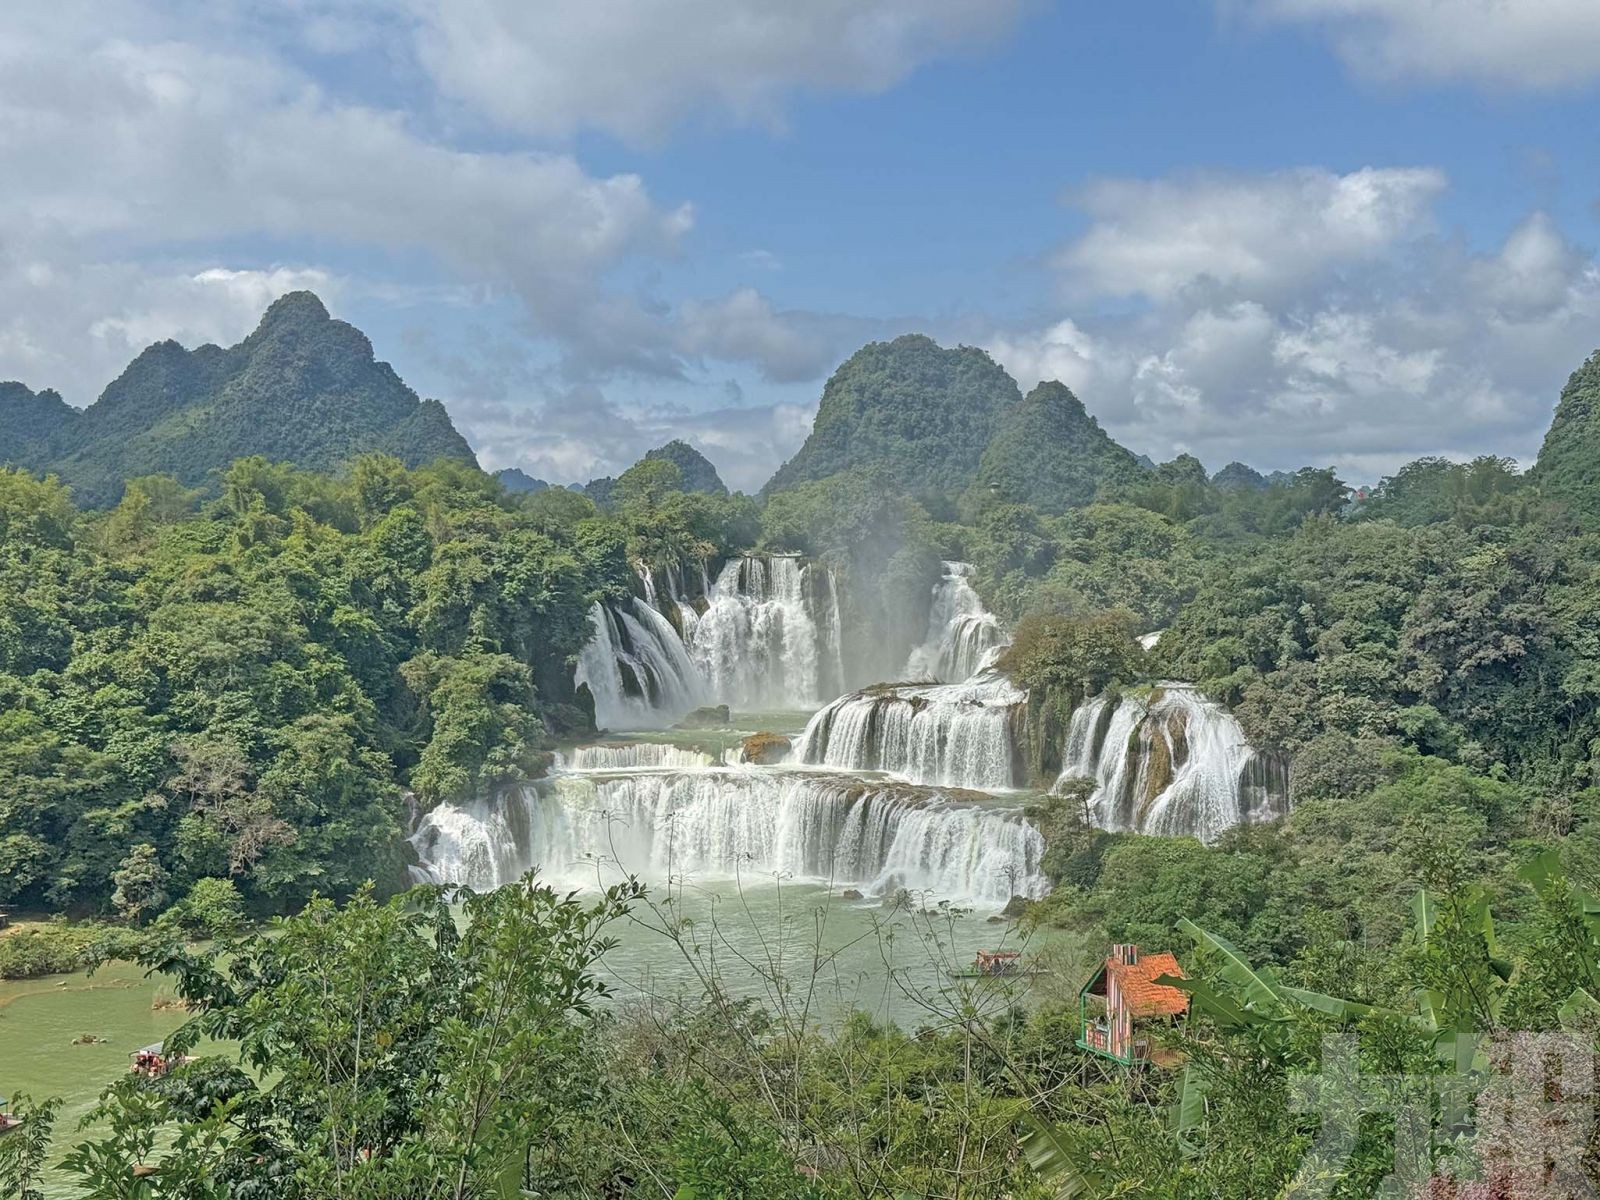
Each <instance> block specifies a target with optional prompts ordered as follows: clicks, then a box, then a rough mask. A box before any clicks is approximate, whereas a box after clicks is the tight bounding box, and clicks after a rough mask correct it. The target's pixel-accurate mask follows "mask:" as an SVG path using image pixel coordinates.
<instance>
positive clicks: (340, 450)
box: [0, 292, 475, 507]
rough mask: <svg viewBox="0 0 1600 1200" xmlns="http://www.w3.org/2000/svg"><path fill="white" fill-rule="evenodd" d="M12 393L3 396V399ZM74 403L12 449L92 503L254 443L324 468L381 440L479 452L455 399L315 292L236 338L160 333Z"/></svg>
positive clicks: (214, 463) (384, 447)
mask: <svg viewBox="0 0 1600 1200" xmlns="http://www.w3.org/2000/svg"><path fill="white" fill-rule="evenodd" d="M24 390H25V389H24ZM53 395H54V394H53V393H49V392H45V393H40V396H41V397H46V396H53ZM38 402H39V398H37V397H36V398H35V399H34V400H33V401H32V404H33V406H34V407H37V406H38ZM11 403H15V401H12V402H11ZM9 407H11V404H10V403H8V402H7V400H6V399H5V398H0V412H3V411H4V410H5V409H6V408H9ZM63 408H65V406H64V405H60V404H59V401H58V402H57V404H56V405H50V404H48V403H47V404H46V406H45V409H46V411H45V417H44V420H43V427H44V428H45V429H47V430H48V435H47V436H45V437H43V438H40V439H37V440H35V441H34V442H33V443H32V444H31V445H27V446H23V447H21V448H19V450H17V451H12V450H10V449H7V450H0V455H3V456H4V458H5V460H6V461H9V462H12V463H15V464H16V465H21V466H26V467H29V468H32V469H35V470H47V471H50V472H53V473H55V474H58V475H60V476H61V479H62V481H63V482H65V483H67V484H68V485H70V486H71V487H72V489H73V492H74V494H75V496H76V498H77V499H78V501H79V502H80V503H84V504H87V505H89V506H92V507H99V506H104V505H107V504H112V503H115V502H116V500H117V499H118V497H120V496H121V494H122V485H123V481H124V480H127V479H131V478H135V477H137V476H141V475H150V474H168V475H172V476H173V477H175V478H176V479H178V480H179V481H180V482H182V483H184V484H188V485H191V486H193V485H198V484H202V483H205V482H207V480H208V477H209V476H210V474H211V472H213V471H215V470H217V469H219V468H223V467H226V466H227V465H228V464H229V463H231V462H233V461H234V460H235V459H238V458H243V457H247V456H249V455H261V456H262V457H264V458H266V459H268V460H269V461H273V462H291V463H294V464H295V465H297V466H300V467H303V468H306V469H308V470H316V471H329V470H333V469H335V468H337V467H339V466H341V465H343V464H345V463H347V462H349V461H350V460H351V459H352V458H354V457H356V456H357V455H359V454H363V453H367V452H374V451H377V452H383V453H387V454H393V455H394V456H395V457H397V458H399V459H400V460H401V461H402V462H404V463H406V464H407V465H409V466H419V465H421V464H423V463H428V462H432V461H434V460H435V459H439V458H447V459H454V460H457V461H460V462H474V461H475V459H474V457H473V454H472V449H471V447H469V446H468V445H467V443H466V440H465V439H464V438H462V436H461V435H460V434H459V433H457V432H456V429H455V427H454V426H453V425H452V424H451V423H450V418H449V415H448V414H447V413H446V412H445V410H444V406H443V405H441V404H440V403H439V402H438V401H437V400H421V399H419V398H418V397H417V394H416V393H415V392H413V391H412V390H411V389H410V388H409V387H407V386H406V385H405V383H404V382H402V381H401V379H400V377H399V376H398V375H396V374H395V372H394V369H393V368H392V367H390V366H389V364H388V363H384V362H378V361H376V360H375V359H374V357H373V352H372V343H371V342H369V341H368V340H367V338H366V336H365V335H364V334H363V333H361V331H360V330H358V329H356V328H355V327H354V326H352V325H349V324H347V323H345V322H344V321H336V320H334V319H332V318H331V317H330V316H329V315H328V310H327V309H326V308H324V307H323V305H322V301H321V300H319V299H318V298H317V297H316V296H314V295H312V294H311V293H310V292H291V293H289V294H288V295H286V296H283V297H282V298H280V299H279V300H277V301H275V302H274V303H273V305H272V306H271V307H270V308H269V309H268V310H267V312H266V314H265V315H264V316H263V317H262V318H261V323H260V325H258V326H257V327H256V330H255V332H254V333H252V334H250V336H249V337H247V338H245V340H244V341H242V342H240V343H239V344H238V345H237V346H232V347H229V348H227V349H223V348H221V347H219V346H210V345H207V346H201V347H199V348H197V349H195V350H185V349H184V348H183V347H182V346H180V345H178V344H177V343H176V342H172V341H166V342H158V343H157V344H155V345H153V346H151V347H150V348H149V349H147V350H145V351H144V352H143V353H141V354H140V355H139V356H138V357H137V358H136V359H134V360H133V362H132V363H130V364H129V366H128V368H127V369H126V370H125V371H123V373H122V374H121V375H120V376H118V377H117V379H116V380H114V381H113V382H112V383H111V384H110V386H108V387H107V388H106V390H105V391H104V392H103V393H102V394H101V396H100V399H99V400H97V401H96V402H95V403H94V404H92V405H90V406H89V407H88V408H87V409H84V410H83V411H82V412H81V413H79V412H74V411H72V410H70V409H67V410H66V413H65V414H63V412H62V411H61V410H62V409H63ZM5 420H6V418H5V417H3V416H0V421H5ZM0 428H9V425H6V426H0Z"/></svg>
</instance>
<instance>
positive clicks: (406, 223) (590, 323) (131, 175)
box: [0, 3, 691, 365]
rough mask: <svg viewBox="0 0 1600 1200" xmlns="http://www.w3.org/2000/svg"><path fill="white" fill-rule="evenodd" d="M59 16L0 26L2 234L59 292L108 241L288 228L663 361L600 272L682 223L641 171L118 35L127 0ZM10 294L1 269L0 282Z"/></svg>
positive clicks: (646, 252) (580, 357) (653, 327)
mask: <svg viewBox="0 0 1600 1200" xmlns="http://www.w3.org/2000/svg"><path fill="white" fill-rule="evenodd" d="M56 11H57V12H58V13H59V17H58V19H57V20H56V21H54V22H53V23H52V22H46V21H45V20H43V19H42V18H40V17H38V16H37V15H35V16H33V17H32V18H31V19H30V20H29V21H27V22H23V23H21V25H20V27H19V28H16V29H8V36H6V37H4V38H0V163H3V164H4V165H5V173H6V175H7V177H8V178H12V179H18V180H26V181H27V186H25V187H13V188H6V189H0V230H3V231H5V233H6V235H7V240H8V241H10V242H12V244H13V245H21V244H28V245H30V246H31V247H40V248H42V251H41V252H42V253H43V254H44V255H46V256H47V259H46V261H48V262H49V263H50V265H51V267H52V268H53V270H54V271H55V272H56V273H57V274H58V275H60V276H61V277H62V283H63V284H64V285H65V286H82V282H83V279H82V277H83V276H84V275H85V274H86V273H88V274H92V273H93V272H92V271H87V268H88V267H90V266H92V265H94V264H97V263H99V262H100V261H101V260H100V259H99V256H100V255H101V254H103V252H104V251H103V247H104V246H106V245H107V244H115V245H116V246H117V248H118V257H119V259H120V260H133V259H134V258H135V257H136V256H138V257H139V258H140V260H141V261H143V262H145V263H146V264H147V265H148V264H149V263H150V261H151V260H152V259H154V260H156V261H158V262H159V261H160V259H161V258H162V257H163V256H180V255H181V256H183V257H188V256H190V255H192V254H194V253H195V250H194V249H193V248H195V247H201V246H208V245H212V244H216V243H236V242H238V241H241V240H244V239H249V238H258V239H259V238H263V237H265V238H280V239H292V240H294V241H295V242H297V243H300V244H312V245H318V244H320V245H325V246H331V247H334V248H336V249H337V250H338V251H340V252H344V253H349V252H352V251H356V252H360V251H378V252H381V253H384V254H390V255H397V256H402V257H404V256H412V257H415V258H418V259H420V261H421V262H423V263H427V264H431V265H432V267H433V269H435V270H442V271H445V272H448V273H454V274H456V275H458V276H460V277H465V278H471V279H473V280H474V281H476V282H477V283H479V284H480V286H487V287H490V288H500V289H502V290H509V291H511V292H513V293H514V294H516V295H517V296H518V297H519V298H520V299H521V301H522V302H523V304H524V305H525V306H526V309H527V311H528V314H529V316H530V318H531V320H532V322H533V324H534V326H535V328H536V329H537V330H538V331H539V332H541V333H543V334H545V335H547V336H550V337H554V338H556V339H559V340H561V341H562V342H563V343H564V345H565V346H566V347H567V350H568V352H569V354H570V355H571V356H572V358H573V360H574V361H575V362H580V363H596V362H610V361H612V360H613V359H614V358H616V357H621V358H623V359H627V360H631V362H632V363H633V364H635V365H639V364H650V363H652V362H654V361H658V360H659V359H660V358H661V357H662V356H664V355H667V354H669V352H670V350H669V347H668V344H667V343H668V340H669V334H668V333H667V332H666V331H665V330H663V329H661V328H660V327H659V326H660V324H661V322H660V321H659V319H658V317H657V316H656V315H655V314H653V313H651V312H649V311H647V310H646V309H645V308H644V307H643V306H641V305H640V304H639V303H638V302H637V301H636V300H635V299H634V298H633V297H631V296H630V295H628V294H626V293H623V292H621V291H619V290H617V289H614V288H610V287H608V286H607V284H606V277H607V275H608V273H609V272H610V271H612V270H613V269H614V268H615V267H617V266H618V265H619V264H621V263H624V262H626V261H628V260H630V259H633V258H637V257H639V256H645V257H650V256H662V255H671V254H673V253H675V252H676V247H677V244H678V241H679V239H680V238H681V236H682V234H683V233H684V232H685V231H686V230H687V229H688V228H689V226H690V223H691V214H690V210H689V209H688V208H687V206H677V207H673V208H667V209H662V208H659V207H657V206H656V205H655V204H654V203H653V202H652V200H651V198H650V197H649V195H648V194H647V192H646V190H645V187H644V184H643V182H642V181H641V180H640V179H639V178H638V177H637V176H635V175H629V174H618V175H612V176H608V177H595V176H592V175H590V174H588V173H587V172H585V171H584V169H583V168H582V167H581V166H580V165H579V164H578V163H577V161H576V160H574V159H573V158H572V157H571V156H569V155H565V154H551V153H542V152H517V151H494V152H490V151H482V150H463V149H459V148H456V147H454V146H451V145H448V144H445V143H443V142H440V141H438V140H434V139H431V138H429V137H426V136H424V135H422V134H420V133H418V132H416V131H414V130H413V129H412V128H411V127H410V125H409V124H408V123H407V121H406V120H405V119H403V118H402V117H401V116H399V115H398V114H396V113H394V112H390V111H386V110H383V109H378V108H373V107H368V106H364V105H361V104H356V103H351V102H348V101H343V100H339V99H336V98H334V97H332V96H330V95H328V94H327V93H326V92H324V91H323V90H322V89H321V88H319V87H318V86H317V85H316V84H315V83H313V82H312V81H311V80H310V79H309V78H308V77H307V76H305V75H304V74H302V73H301V72H300V71H298V70H296V69H295V68H294V67H292V66H291V65H289V64H287V63H286V62H284V61H281V60H278V59H275V58H273V57H271V56H270V55H261V54H252V53H245V52H236V51H234V50H232V49H230V48H229V47H228V45H227V44H226V43H225V42H220V41H219V42H217V43H214V44H204V45H202V44H197V43H192V42H179V41H156V40H129V37H124V36H119V34H123V33H126V34H128V35H129V36H130V37H131V36H132V35H135V34H136V33H137V28H136V26H137V23H136V22H134V21H132V20H131V18H132V17H133V16H136V15H138V14H141V13H144V12H146V11H147V10H146V9H144V8H143V7H142V6H141V5H138V4H133V3H122V4H110V5H107V6H106V14H107V16H108V18H109V24H110V31H109V32H107V31H106V26H105V25H102V24H101V23H99V22H97V21H94V20H89V19H87V16H86V13H85V12H83V11H80V10H79V9H78V7H77V6H75V5H72V4H70V3H68V4H65V5H62V6H60V8H59V9H58V10H56ZM119 17H120V18H123V19H124V21H125V22H126V28H123V27H121V26H119V24H118V20H117V19H118V18H119ZM30 257H32V256H30ZM73 276H77V278H72V277H73ZM14 286H15V284H14V282H13V283H12V284H11V285H9V286H8V285H7V284H6V282H5V281H3V280H0V288H3V289H5V292H4V293H0V294H5V293H9V292H10V290H11V287H14ZM8 307H9V306H8ZM12 311H13V312H15V311H16V310H15V309H12ZM14 319H21V320H26V319H27V317H26V314H25V313H23V314H21V315H20V316H19V317H17V318H14ZM70 332H71V331H68V330H61V331H59V332H58V333H57V334H56V335H55V336H56V337H58V338H59V337H64V336H67V335H68V334H69V333H70Z"/></svg>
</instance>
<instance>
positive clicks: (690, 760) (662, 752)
mask: <svg viewBox="0 0 1600 1200" xmlns="http://www.w3.org/2000/svg"><path fill="white" fill-rule="evenodd" d="M719 761H721V760H720V759H717V758H713V757H712V756H711V755H709V754H707V753H706V752H705V751H703V750H688V749H684V748H683V747H681V746H669V745H666V744H665V743H663V742H616V743H612V744H608V745H599V746H579V747H577V748H576V749H574V750H567V751H564V752H563V753H561V754H558V755H556V765H557V767H558V768H561V769H563V770H568V771H635V770H660V769H661V768H663V767H676V768H680V769H681V768H684V767H710V766H715V765H716V764H717V763H718V762H719Z"/></svg>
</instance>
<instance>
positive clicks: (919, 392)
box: [766, 334, 1021, 494]
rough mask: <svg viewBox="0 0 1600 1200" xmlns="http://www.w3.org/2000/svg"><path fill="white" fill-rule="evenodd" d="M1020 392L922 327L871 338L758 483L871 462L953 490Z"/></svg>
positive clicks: (910, 481)
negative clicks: (783, 457) (791, 449)
mask: <svg viewBox="0 0 1600 1200" xmlns="http://www.w3.org/2000/svg"><path fill="white" fill-rule="evenodd" d="M1020 400H1021V393H1020V392H1019V391H1018V389H1017V385H1016V382H1015V381H1014V380H1013V379H1012V378H1011V376H1009V375H1007V374H1006V373H1005V372H1004V371H1003V370H1001V369H1000V367H999V366H998V365H997V364H996V363H995V361H994V360H993V359H992V358H990V357H989V356H988V355H987V354H985V353H984V352H983V351H982V350H979V349H977V348H976V347H974V346H959V347H956V348H955V349H953V350H946V349H944V348H943V347H942V346H940V345H939V344H938V343H936V342H935V341H934V340H933V339H932V338H928V337H924V336H922V335H921V334H908V335H906V336H905V337H899V338H896V339H895V340H894V341H892V342H872V343H871V344H869V345H867V346H863V347H862V348H861V349H860V350H857V351H856V352H855V353H854V354H852V355H851V356H850V357H849V358H848V359H846V360H845V362H844V364H843V365H842V366H840V367H839V369H838V370H837V371H835V372H834V373H833V377H832V378H831V379H829V380H828V383H827V386H826V387H824V388H823V391H822V403H821V406H820V407H819V408H818V409H817V419H816V422H815V423H814V424H813V425H812V428H811V436H810V437H808V438H806V440H805V444H804V445H802V446H801V447H800V450H799V452H798V453H797V454H796V455H795V456H794V457H793V458H791V459H790V460H789V461H788V462H787V463H785V464H784V465H783V466H782V467H780V468H779V469H778V473H777V474H776V475H774V476H773V477H772V479H771V481H770V482H769V483H768V484H767V486H766V491H767V492H769V493H770V492H778V491H782V490H784V489H785V488H790V487H794V486H795V485H796V484H800V483H805V482H806V481H808V480H816V479H825V478H827V477H828V476H830V475H836V474H838V473H839V472H841V471H848V470H856V469H874V468H876V469H881V470H882V471H883V472H884V474H885V478H887V479H889V480H891V481H893V482H894V483H896V484H898V485H899V486H901V487H902V488H904V489H906V490H908V491H912V492H917V493H919V494H934V493H947V494H948V493H958V492H960V491H961V489H963V488H965V487H966V486H967V485H968V484H969V483H971V482H972V478H973V476H974V474H975V473H976V472H977V469H978V460H979V458H980V457H981V456H982V454H983V449H984V447H985V446H986V445H988V443H989V438H990V437H991V436H992V435H993V433H994V430H995V426H996V422H997V421H998V420H999V417H1000V415H1001V414H1002V413H1003V412H1004V411H1005V410H1006V409H1008V408H1009V407H1011V406H1012V405H1014V404H1017V403H1019V402H1020Z"/></svg>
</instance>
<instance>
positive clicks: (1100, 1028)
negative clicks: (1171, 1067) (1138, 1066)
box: [1078, 942, 1189, 1066]
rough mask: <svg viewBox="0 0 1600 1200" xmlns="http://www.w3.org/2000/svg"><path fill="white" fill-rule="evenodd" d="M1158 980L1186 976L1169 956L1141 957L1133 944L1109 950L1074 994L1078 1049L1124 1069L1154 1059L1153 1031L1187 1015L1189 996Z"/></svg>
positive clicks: (1165, 954) (1141, 954)
mask: <svg viewBox="0 0 1600 1200" xmlns="http://www.w3.org/2000/svg"><path fill="white" fill-rule="evenodd" d="M1162 976H1168V977H1171V978H1173V979H1182V978H1184V974H1183V968H1182V967H1181V966H1179V965H1178V960H1177V958H1176V957H1174V956H1173V955H1171V954H1169V953H1166V952H1165V951H1163V952H1161V953H1157V954H1144V953H1142V952H1141V951H1140V949H1139V947H1138V946H1135V945H1133V944H1132V943H1131V942H1125V943H1121V944H1119V945H1116V946H1113V947H1112V948H1111V954H1110V955H1109V956H1108V957H1107V958H1106V960H1105V962H1103V963H1101V964H1100V969H1099V970H1097V971H1096V972H1095V973H1094V975H1093V976H1092V977H1091V978H1090V979H1089V982H1088V983H1086V984H1084V985H1083V988H1082V989H1081V990H1080V991H1079V992H1078V1016H1079V1019H1080V1022H1081V1025H1082V1028H1081V1031H1080V1033H1079V1036H1078V1045H1079V1046H1080V1047H1082V1048H1083V1049H1085V1050H1088V1051H1090V1052H1091V1053H1094V1054H1098V1055H1100V1056H1101V1057H1103V1058H1109V1059H1111V1060H1113V1061H1114V1062H1119V1063H1122V1064H1123V1065H1125V1066H1131V1065H1132V1064H1134V1063H1138V1062H1153V1061H1156V1060H1157V1058H1158V1057H1159V1054H1158V1049H1157V1047H1156V1046H1155V1044H1154V1040H1153V1039H1152V1037H1151V1036H1150V1035H1151V1033H1152V1032H1153V1031H1154V1030H1155V1029H1157V1028H1160V1027H1163V1026H1170V1025H1171V1024H1172V1023H1173V1022H1175V1021H1176V1020H1178V1019H1179V1018H1180V1017H1182V1016H1184V1015H1185V1014H1186V1013H1187V1012H1188V1011H1189V996H1188V993H1186V992H1183V991H1181V990H1179V989H1178V988H1175V987H1173V986H1171V985H1170V984H1165V983H1157V982H1156V980H1158V979H1160V978H1161V977H1162Z"/></svg>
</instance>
